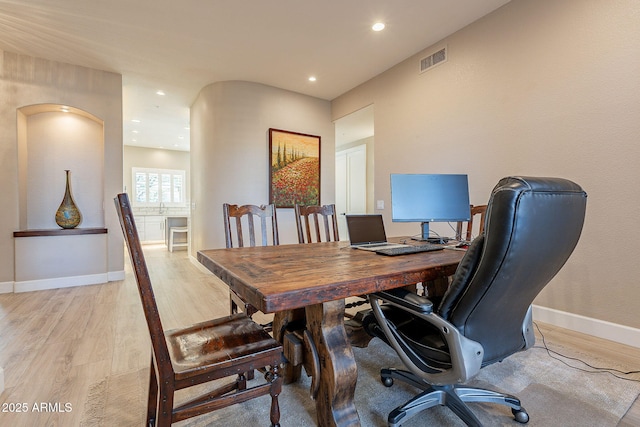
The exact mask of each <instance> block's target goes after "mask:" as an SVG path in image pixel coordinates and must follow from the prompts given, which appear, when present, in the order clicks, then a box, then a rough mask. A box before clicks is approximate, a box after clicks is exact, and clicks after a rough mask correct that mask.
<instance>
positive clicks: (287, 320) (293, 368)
mask: <svg viewBox="0 0 640 427" xmlns="http://www.w3.org/2000/svg"><path fill="white" fill-rule="evenodd" d="M304 318H305V312H304V309H295V310H286V311H279V312H277V313H275V314H274V316H273V338H275V340H276V341H278V342H281V343H283V344H284V340H285V335H286V334H287V333H289V332H294V331H295V330H296V329H304V327H305V325H304ZM292 326H293V328H291V327H292ZM290 329H293V330H290ZM300 345H301V344H300ZM285 357H287V359H288V360H289V361H291V360H293V358H292V357H291V355H289V354H286V351H285ZM301 371H302V364H294V363H291V362H290V363H287V364H286V365H285V367H284V369H283V370H282V372H281V376H282V379H283V381H282V382H283V384H290V383H293V382H296V381H298V379H300V373H301Z"/></svg>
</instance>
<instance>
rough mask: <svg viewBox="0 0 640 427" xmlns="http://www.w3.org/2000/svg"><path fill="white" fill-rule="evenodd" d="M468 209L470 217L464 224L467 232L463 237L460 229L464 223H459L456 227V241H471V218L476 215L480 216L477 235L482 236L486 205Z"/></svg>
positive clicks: (472, 222)
mask: <svg viewBox="0 0 640 427" xmlns="http://www.w3.org/2000/svg"><path fill="white" fill-rule="evenodd" d="M469 208H470V209H471V216H470V217H469V221H467V222H466V224H467V230H466V232H465V234H464V235H463V233H462V229H463V226H464V221H459V222H458V225H457V227H456V240H465V241H467V242H470V241H471V238H472V237H473V235H472V233H473V224H474V220H473V217H474V216H476V215H480V220H479V222H478V225H479V228H478V235H480V234H482V232H483V231H484V218H485V216H486V214H487V205H475V206H474V205H470V206H469ZM463 237H464V239H463Z"/></svg>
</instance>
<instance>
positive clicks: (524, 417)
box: [511, 406, 529, 424]
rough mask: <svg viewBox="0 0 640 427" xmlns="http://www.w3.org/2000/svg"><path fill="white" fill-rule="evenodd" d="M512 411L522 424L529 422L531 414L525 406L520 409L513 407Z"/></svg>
mask: <svg viewBox="0 0 640 427" xmlns="http://www.w3.org/2000/svg"><path fill="white" fill-rule="evenodd" d="M511 413H512V414H513V418H515V420H516V421H517V422H519V423H521V424H526V423H528V422H529V414H527V411H525V410H524V408H523V407H522V406H521V407H520V409H511Z"/></svg>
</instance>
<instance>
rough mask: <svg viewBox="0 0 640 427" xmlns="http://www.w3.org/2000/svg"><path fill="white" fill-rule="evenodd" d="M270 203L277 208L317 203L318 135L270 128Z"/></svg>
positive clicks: (318, 186)
mask: <svg viewBox="0 0 640 427" xmlns="http://www.w3.org/2000/svg"><path fill="white" fill-rule="evenodd" d="M269 152H270V153H271V167H270V174H269V178H270V179H269V181H270V182H269V185H270V190H269V203H273V204H275V205H276V207H278V208H292V207H293V206H294V205H295V204H296V203H298V204H301V205H319V204H320V137H319V136H314V135H306V134H302V133H296V132H289V131H285V130H280V129H269Z"/></svg>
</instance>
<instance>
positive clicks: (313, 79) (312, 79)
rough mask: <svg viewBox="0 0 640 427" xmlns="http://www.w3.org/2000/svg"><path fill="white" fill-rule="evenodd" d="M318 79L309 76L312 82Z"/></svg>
mask: <svg viewBox="0 0 640 427" xmlns="http://www.w3.org/2000/svg"><path fill="white" fill-rule="evenodd" d="M316 80H317V79H316V78H315V77H314V76H311V77H309V81H310V82H315V81H316Z"/></svg>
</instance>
